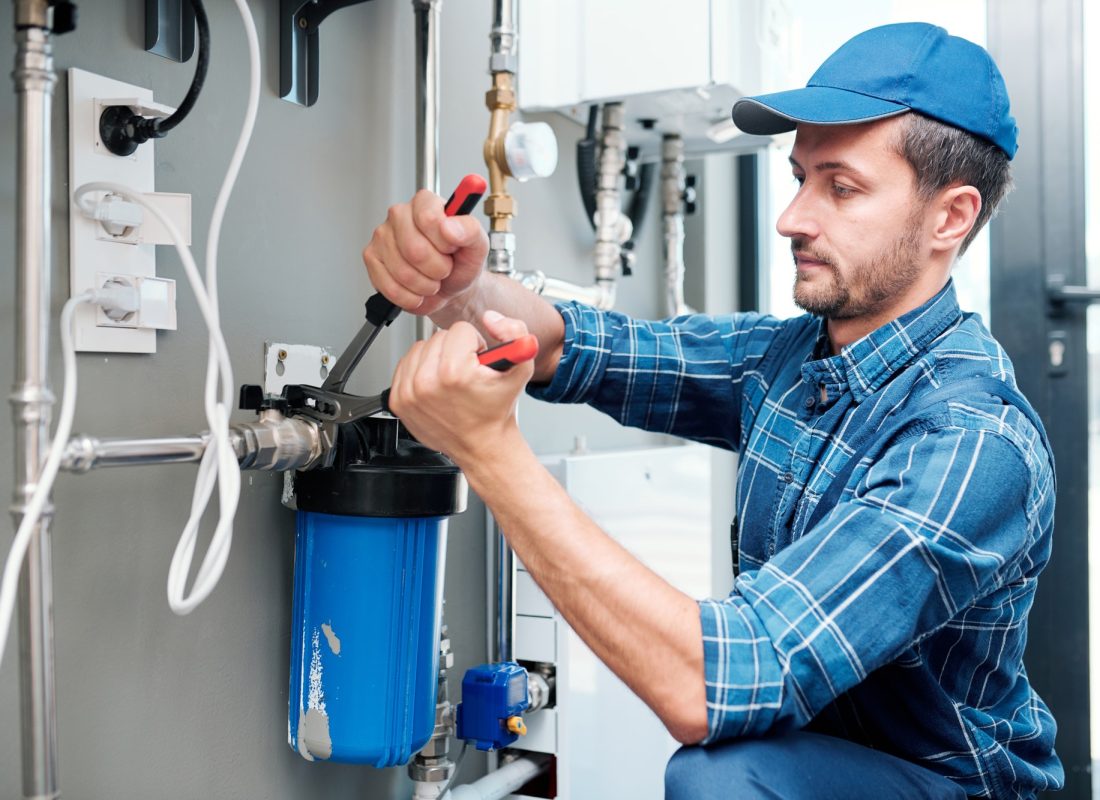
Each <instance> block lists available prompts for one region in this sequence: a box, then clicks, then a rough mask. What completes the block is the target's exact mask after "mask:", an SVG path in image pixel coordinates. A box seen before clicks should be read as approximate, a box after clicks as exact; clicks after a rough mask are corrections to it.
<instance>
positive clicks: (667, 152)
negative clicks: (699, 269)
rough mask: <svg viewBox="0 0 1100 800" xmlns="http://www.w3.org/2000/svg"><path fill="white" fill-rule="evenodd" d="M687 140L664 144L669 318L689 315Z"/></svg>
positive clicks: (670, 136)
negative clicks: (686, 287)
mask: <svg viewBox="0 0 1100 800" xmlns="http://www.w3.org/2000/svg"><path fill="white" fill-rule="evenodd" d="M686 189H687V176H686V175H685V171H684V140H683V139H681V138H680V137H679V136H678V135H675V134H667V135H666V136H665V137H664V139H663V140H662V141H661V208H662V214H663V220H664V261H665V310H666V312H667V313H668V315H669V316H670V317H675V316H679V315H681V314H690V313H692V309H691V308H690V307H689V306H688V304H687V303H685V302H684V192H685V191H686Z"/></svg>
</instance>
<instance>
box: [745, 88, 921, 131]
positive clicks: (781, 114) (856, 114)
mask: <svg viewBox="0 0 1100 800" xmlns="http://www.w3.org/2000/svg"><path fill="white" fill-rule="evenodd" d="M909 110H910V109H909V107H908V106H903V105H901V104H900V103H892V102H890V101H889V100H880V99H879V98H877V97H868V96H867V95H865V94H859V93H858V92H849V91H848V90H846V89H834V88H832V87H831V86H807V87H805V88H803V89H792V90H790V91H787V92H776V93H774V94H762V95H759V96H757V97H742V98H741V99H740V100H738V101H737V102H736V103H734V104H733V122H734V124H735V125H736V126H737V127H738V128H740V129H741V130H743V131H744V132H745V133H753V134H756V135H758V136H770V135H771V134H774V133H786V132H787V131H793V130H794V129H795V126H796V125H798V124H799V123H800V122H802V123H810V124H813V125H853V124H855V123H858V122H869V121H871V120H875V119H883V118H885V117H892V116H895V115H897V114H904V113H905V112H906V111H909Z"/></svg>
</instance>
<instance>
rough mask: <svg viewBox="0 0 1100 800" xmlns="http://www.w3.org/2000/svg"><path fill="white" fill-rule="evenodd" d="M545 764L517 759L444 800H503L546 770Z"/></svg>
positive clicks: (468, 784) (446, 795)
mask: <svg viewBox="0 0 1100 800" xmlns="http://www.w3.org/2000/svg"><path fill="white" fill-rule="evenodd" d="M545 767H546V764H545V763H539V762H538V761H535V760H534V759H532V758H517V759H516V760H515V761H512V762H511V763H508V764H505V765H504V766H503V767H501V768H500V769H498V770H496V771H495V772H490V773H489V774H488V775H486V776H485V777H483V778H479V779H478V780H476V781H474V782H473V783H467V784H465V785H463V786H456V787H455V788H453V789H451V791H449V792H447V794H445V795H443V797H444V800H501V799H502V798H504V797H506V796H508V795H509V794H511V793H512V792H514V791H515V790H516V789H518V788H519V787H521V786H523V784H525V783H527V781H529V780H531V779H532V778H534V777H535V776H536V775H538V774H539V773H540V772H542V771H543V769H545Z"/></svg>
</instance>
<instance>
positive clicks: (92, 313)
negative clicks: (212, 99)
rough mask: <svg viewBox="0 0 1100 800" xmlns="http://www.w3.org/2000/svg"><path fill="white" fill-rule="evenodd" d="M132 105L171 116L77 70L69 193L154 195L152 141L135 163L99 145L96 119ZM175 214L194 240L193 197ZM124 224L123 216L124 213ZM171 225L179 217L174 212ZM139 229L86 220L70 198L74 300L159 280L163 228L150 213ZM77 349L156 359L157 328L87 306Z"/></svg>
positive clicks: (78, 317) (178, 202) (136, 90)
mask: <svg viewBox="0 0 1100 800" xmlns="http://www.w3.org/2000/svg"><path fill="white" fill-rule="evenodd" d="M110 105H128V106H131V107H133V108H137V109H140V110H141V112H142V113H156V114H158V115H160V114H164V113H171V111H172V109H169V108H165V107H164V106H159V105H157V104H156V103H154V102H153V93H152V91H151V90H149V89H143V88H141V87H140V86H133V85H131V84H128V83H123V82H121V81H116V80H112V79H111V78H106V77H103V76H102V75H95V74H93V73H90V72H85V71H84V70H79V69H70V70H69V190H70V192H71V191H72V190H75V189H76V188H78V187H80V186H82V185H84V184H86V183H89V182H92V181H109V182H112V183H120V184H123V185H124V186H126V187H128V188H130V189H132V190H134V191H136V192H141V193H142V194H145V195H152V194H153V191H154V163H155V161H154V149H153V148H154V140H152V139H150V140H149V141H148V142H145V143H144V144H142V145H140V146H139V147H138V148H137V150H135V151H134V153H133V154H132V155H130V156H125V157H120V156H116V155H114V154H112V153H111V152H109V151H108V150H107V148H106V146H105V145H104V144H103V142H102V141H100V138H99V116H100V114H101V113H102V110H103V108H104V107H106V106H110ZM171 203H172V208H173V209H176V208H178V209H182V210H181V212H180V214H183V215H184V216H183V217H182V219H183V220H184V222H183V226H186V230H185V236H186V237H187V239H188V240H189V239H190V197H189V196H187V195H177V196H175V197H173V198H172V199H171ZM121 216H122V217H125V209H124V211H123V213H122V214H121ZM172 216H173V218H181V217H180V215H177V214H176V213H173V214H172ZM142 217H144V220H145V221H144V222H140V223H139V225H140V228H138V227H135V226H133V225H128V224H125V223H124V222H122V223H116V224H111V223H104V222H99V221H96V220H92V219H88V218H87V217H86V216H84V214H82V213H81V212H80V211H79V210H78V209H77V208H76V206H75V204H73V202H72V196H71V195H70V198H69V290H70V292H71V293H72V294H73V295H76V294H79V293H81V292H84V291H87V290H88V289H92V288H96V287H99V286H101V285H102V276H103V275H104V274H109V275H118V276H123V277H127V278H129V279H132V281H133V282H134V285H138V283H139V282H140V281H141V280H143V279H150V281H151V283H150V288H151V289H152V288H155V284H154V283H153V282H152V281H153V279H155V278H156V271H157V270H156V251H155V247H154V245H153V244H152V242H154V241H162V240H163V239H162V237H160V236H157V235H154V232H153V230H152V229H153V228H155V229H156V231H157V232H160V231H161V230H162V228H161V226H159V225H157V224H154V223H155V222H156V221H155V220H153V221H152V222H150V218H151V215H150V214H149V213H148V212H145V213H144V214H141V213H140V212H138V214H137V218H138V219H140V218H142ZM171 298H172V308H171V309H170V318H171V325H170V326H169V325H164V326H161V327H174V326H175V292H174V286H173V290H172V292H171ZM73 340H74V343H75V345H76V349H77V350H79V351H91V352H103V353H155V352H156V351H157V333H156V330H155V329H154V328H152V327H133V326H132V325H120V324H119V323H118V322H117V321H112V320H110V319H108V318H107V316H106V315H105V314H104V313H103V311H102V310H101V309H99V308H94V307H92V306H89V305H84V306H81V307H79V308H77V309H76V314H75V317H74V337H73Z"/></svg>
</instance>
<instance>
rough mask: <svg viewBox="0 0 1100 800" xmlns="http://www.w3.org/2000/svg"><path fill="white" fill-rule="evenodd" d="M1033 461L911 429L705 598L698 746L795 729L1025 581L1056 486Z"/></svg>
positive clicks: (968, 436)
mask: <svg viewBox="0 0 1100 800" xmlns="http://www.w3.org/2000/svg"><path fill="white" fill-rule="evenodd" d="M1027 457H1028V456H1027V452H1026V451H1025V450H1023V449H1022V447H1021V445H1020V444H1019V443H1017V442H1015V441H1014V440H1012V439H1010V438H1008V437H1007V436H1004V435H1001V434H998V433H996V432H994V431H990V430H967V429H963V428H958V427H952V426H944V427H940V428H932V429H929V430H925V431H921V432H918V433H912V434H909V435H906V437H905V438H904V439H901V440H898V441H896V442H895V443H894V444H893V445H892V446H890V447H888V448H887V449H886V450H885V451H884V452H883V453H882V455H881V456H880V457H879V458H878V459H877V460H876V461H875V462H874V463H873V465H872V466H871V468H870V469H869V470H867V471H866V473H865V476H864V478H863V479H862V480H861V481H859V482H857V484H856V487H857V488H856V492H855V493H854V494H852V493H846V494H845V498H846V499H844V500H842V502H840V503H838V504H837V506H836V507H835V508H834V509H833V510H832V511H831V512H829V513H828V514H827V515H826V516H825V517H824V518H823V519H822V520H821V522H820V523H819V524H818V525H816V526H815V527H814V528H813V529H811V530H810V531H808V532H807V533H806V534H805V535H804V536H803V537H802V538H801V539H799V540H798V541H796V542H794V543H793V544H791V545H790V546H789V547H787V548H785V549H784V550H782V551H780V552H779V553H777V554H776V555H775V556H774V557H773V558H772V559H771V560H770V561H769V562H768V563H767V564H765V565H764V566H763V567H762V568H761V569H760V570H758V571H754V572H751V573H747V574H745V575H742V576H740V577H739V578H738V579H737V582H736V584H735V587H734V591H733V593H732V594H731V595H730V596H729V597H728V598H726V599H724V600H720V601H715V600H707V601H703V602H701V603H700V614H701V619H702V627H703V651H704V661H705V676H706V693H707V718H708V728H709V730H708V736H707V739H706V740H705V742H713V741H716V740H719V739H724V738H728V737H735V736H759V735H762V734H765V733H768V732H780V731H785V730H792V729H795V728H800V727H802V726H804V725H805V724H806V723H808V722H809V721H810V720H811V719H812V718H813V717H814V716H815V715H816V714H817V713H818V712H819V711H821V710H822V709H823V708H824V707H825V706H826V705H828V704H829V703H830V702H831V701H832V700H834V699H835V698H836V697H838V696H839V695H840V694H842V693H843V692H846V691H847V690H849V689H851V688H852V687H854V686H855V685H856V684H858V683H860V682H861V681H862V680H863V679H864V678H866V677H867V676H868V675H869V674H870V673H871V672H873V671H874V670H875V669H877V668H879V667H881V666H883V665H885V664H887V663H890V662H891V661H893V660H895V659H896V658H897V657H898V656H899V655H901V654H902V653H903V652H904V651H905V650H906V649H908V648H910V647H912V646H913V645H914V644H916V643H918V642H919V641H920V640H921V639H923V638H924V637H926V636H928V635H930V634H932V633H934V632H935V631H936V630H938V629H939V628H941V627H942V626H944V625H945V624H947V623H948V622H949V621H950V620H952V618H953V617H955V615H956V614H957V613H958V612H959V611H960V609H963V608H965V607H966V606H968V605H969V604H970V603H971V602H972V601H974V600H975V599H976V598H979V597H981V596H983V595H985V594H986V593H988V592H990V591H992V590H993V589H995V588H998V587H1000V586H1003V585H1005V584H1006V583H1008V582H1009V581H1012V580H1017V579H1020V578H1021V577H1024V578H1028V577H1030V578H1033V577H1034V575H1035V574H1036V573H1037V572H1038V570H1039V569H1041V567H1042V565H1043V563H1045V559H1046V557H1048V555H1049V530H1050V525H1051V519H1052V517H1053V485H1052V478H1051V475H1050V472H1049V470H1047V471H1045V472H1043V473H1038V472H1034V470H1033V468H1032V467H1031V466H1029V462H1028V460H1027ZM1033 473H1034V474H1033ZM1044 531H1046V533H1045V534H1044ZM1037 542H1038V546H1037ZM1044 553H1045V555H1044ZM1037 554H1038V555H1037ZM1015 613H1019V614H1021V615H1022V614H1024V613H1026V609H1016V610H1015Z"/></svg>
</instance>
